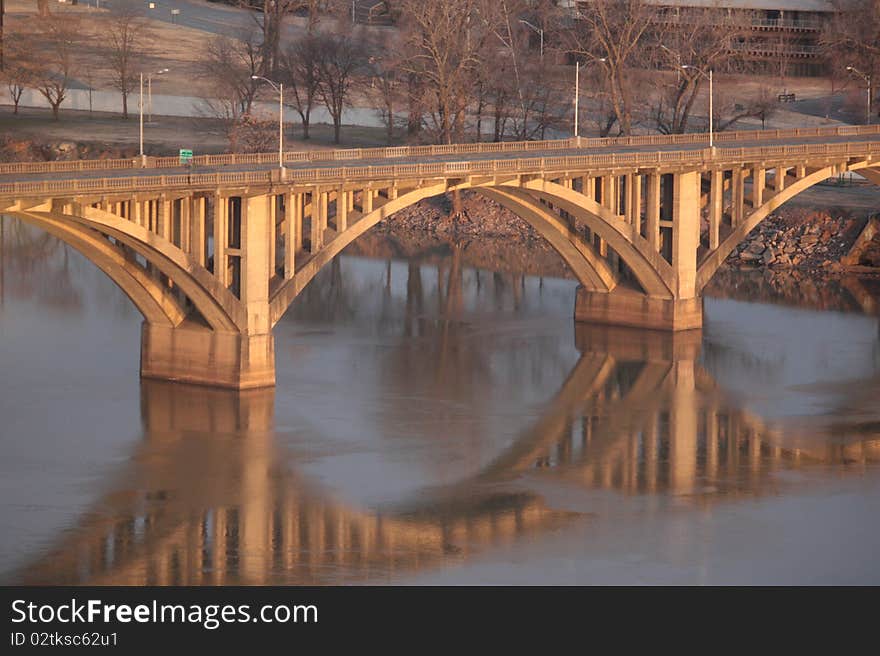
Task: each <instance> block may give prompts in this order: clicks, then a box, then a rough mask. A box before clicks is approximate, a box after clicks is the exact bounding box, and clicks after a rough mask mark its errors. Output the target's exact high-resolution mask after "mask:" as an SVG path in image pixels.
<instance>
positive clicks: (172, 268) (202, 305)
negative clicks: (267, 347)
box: [27, 206, 243, 333]
mask: <svg viewBox="0 0 880 656" xmlns="http://www.w3.org/2000/svg"><path fill="white" fill-rule="evenodd" d="M27 215H28V216H29V217H31V218H32V219H33V220H40V221H42V223H43V225H50V224H51V225H55V226H62V227H67V228H68V229H69V230H70V229H72V228H71V226H75V227H76V228H78V229H79V230H80V231H81V232H82V231H88V230H92V231H94V232H96V233H99V234H105V235H107V236H108V237H113V238H114V239H115V240H116V241H118V242H119V243H121V244H124V245H125V246H127V247H129V248H131V249H132V250H133V251H134V252H136V253H138V254H139V255H141V256H142V257H143V258H144V259H145V260H146V261H147V262H149V263H150V264H152V265H153V266H155V267H156V268H157V269H158V270H159V271H160V272H161V273H163V274H164V275H165V276H167V277H168V278H169V279H170V280H171V281H172V282H173V283H174V285H175V286H177V287H178V288H179V289H180V290H181V291H182V292H183V293H184V294H185V295H186V297H187V298H188V299H189V300H190V301H191V302H192V303H193V305H194V306H195V308H196V310H198V312H199V313H200V315H201V316H202V317H203V318H204V319H205V321H207V323H208V324H209V325H210V327H211V328H212V329H214V330H219V331H222V332H236V333H237V332H239V331H240V328H241V325H242V316H241V315H242V314H243V313H242V312H241V310H240V307H239V305H240V304H239V301H238V299H237V298H235V296H234V295H233V294H232V292H230V291H229V290H228V289H226V288H225V287H223V286H222V285H221V284H220V283H219V282H218V281H217V280H216V279H215V278H214V277H213V276H212V275H211V273H210V272H209V271H208V270H207V269H205V268H204V267H202V266H200V265H199V264H197V263H196V262H194V261H193V260H192V258H190V257H189V256H188V255H187V254H186V253H184V252H183V251H182V250H180V249H179V248H178V247H177V246H175V245H174V244H172V243H171V242H169V241H168V240H166V239H164V238H163V237H161V236H159V235H157V234H155V233H154V232H150V231H149V230H147V229H146V228H144V227H142V226H140V225H138V224H136V223H134V222H132V221H129V220H127V219H124V218H121V217H118V216H116V215H115V214H111V213H110V212H105V211H103V210H99V209H96V208H93V207H84V208H83V209H82V214H81V215H77V214H74V213H63V212H56V211H48V210H47V208H46V207H44V206H40V207H36V208H32V209H31V210H29V211H28V212H27ZM85 255H86V257H88V258H89V259H93V258H92V252H91V251H89V252H88V253H85ZM114 280H115V278H114ZM126 293H128V292H126ZM136 305H137V304H136ZM138 309H139V310H140V309H141V306H138ZM144 316H145V318H147V320H148V321H149V322H150V323H153V322H152V321H151V319H150V317H148V316H147V315H146V314H144ZM150 316H153V315H152V314H151V315H150ZM158 323H159V324H163V323H165V322H162V321H160V322H158ZM179 323H180V321H177V323H174V322H173V321H172V323H171V325H172V326H175V325H178V324H179Z"/></svg>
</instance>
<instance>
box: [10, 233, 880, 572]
mask: <svg viewBox="0 0 880 656" xmlns="http://www.w3.org/2000/svg"><path fill="white" fill-rule="evenodd" d="M734 280H739V279H738V278H736V277H734ZM725 285H727V286H726V287H725ZM725 285H720V286H718V287H717V288H716V289H715V290H714V291H713V292H712V294H713V296H712V297H708V298H706V301H705V326H704V329H703V330H702V331H701V332H698V333H696V334H687V335H677V336H674V337H672V336H669V335H664V334H659V333H651V332H644V331H636V330H623V329H614V328H603V327H598V326H578V327H576V326H575V324H574V322H573V321H572V318H571V317H572V310H573V303H574V294H575V286H576V285H575V283H574V282H573V281H571V280H566V279H560V278H551V277H543V278H542V277H538V276H536V275H523V274H519V273H516V272H513V273H511V272H493V271H491V270H488V269H486V268H484V269H478V268H475V267H473V266H471V265H470V264H469V263H468V261H467V258H465V257H464V256H463V255H462V249H459V248H453V247H448V248H445V249H433V250H431V252H430V253H423V254H421V255H419V256H413V257H408V258H405V257H399V258H391V259H389V258H387V257H385V258H376V257H366V256H363V255H352V254H348V255H343V256H341V257H340V258H338V259H337V261H335V262H334V264H333V265H332V266H331V267H329V268H328V269H326V270H325V271H323V272H322V273H321V274H320V275H319V276H318V277H317V278H316V279H315V281H314V282H313V283H312V284H311V285H310V286H309V287H308V288H307V290H306V291H305V292H304V293H303V295H302V296H301V297H300V298H299V299H297V301H296V302H295V303H294V305H293V307H292V308H291V310H290V311H289V312H288V314H287V315H286V316H285V318H284V319H283V320H282V322H281V323H280V324H279V325H278V326H277V328H276V331H275V335H276V345H275V351H276V357H277V379H278V384H277V387H276V388H275V389H274V390H263V391H255V392H248V393H242V394H236V393H233V392H225V391H217V390H211V389H207V388H197V387H188V386H182V385H175V384H171V383H162V382H154V381H144V382H141V381H140V380H139V378H138V352H139V336H140V330H139V326H140V321H141V319H140V316H139V315H138V313H137V311H136V310H135V309H134V307H133V306H132V305H131V304H130V303H129V302H128V300H127V299H126V298H125V297H124V296H123V295H122V293H121V292H120V291H119V290H117V289H116V288H115V286H114V285H113V284H112V283H111V282H110V281H109V280H108V279H106V278H105V277H104V276H103V275H102V274H101V273H100V272H99V271H98V270H97V269H95V268H94V267H93V266H92V265H91V264H90V263H88V262H87V261H86V260H84V259H83V258H82V257H81V256H79V255H78V254H77V253H76V252H74V251H72V250H70V249H68V248H66V247H65V246H64V245H63V244H60V243H59V242H57V241H56V240H54V239H52V238H51V237H48V236H46V235H43V234H42V233H40V232H38V231H35V230H32V229H30V228H27V227H25V226H22V225H21V224H18V223H17V222H15V221H10V220H6V223H5V225H4V237H3V250H2V279H0V449H2V457H0V582H3V583H28V584H50V583H56V584H62V583H64V584H67V583H70V584H123V585H126V584H144V583H147V584H177V583H180V584H193V585H200V584H349V583H399V584H474V583H524V584H539V583H545V584H571V583H584V584H591V583H624V584H628V583H673V584H677V583H709V584H715V583H874V584H876V583H880V565H878V562H877V556H876V555H877V554H878V553H880V523H878V521H877V519H878V517H880V404H878V399H880V329H878V324H880V322H878V317H877V316H872V314H871V312H874V311H875V309H874V308H876V305H877V296H878V295H877V293H876V289H873V288H872V287H871V283H870V282H866V283H861V282H859V281H855V282H852V281H850V282H849V283H848V285H849V286H845V287H840V286H839V285H838V286H835V285H836V283H833V284H832V283H814V282H811V287H810V289H811V290H812V291H811V294H809V298H806V297H805V298H804V299H803V300H798V298H797V295H796V294H795V295H794V298H793V297H792V294H791V293H790V291H791V290H790V288H789V291H788V293H787V294H786V295H785V297H784V298H783V295H781V294H778V293H776V294H775V295H774V292H773V290H772V289H770V291H767V292H766V293H758V292H756V291H755V289H758V287H755V286H752V287H745V288H742V289H739V291H738V292H737V289H734V288H735V287H738V285H739V283H738V282H734V283H729V284H728V283H725ZM789 287H791V286H789ZM794 287H795V288H797V287H798V285H797V284H795V285H794ZM743 289H746V290H747V291H745V292H744V291H743ZM817 290H818V291H817ZM744 295H745V298H743V296H744ZM725 297H728V298H725ZM829 298H830V299H834V300H835V302H832V303H830V304H829V303H825V304H824V305H825V306H829V305H830V306H831V307H833V309H822V308H821V307H817V306H823V302H821V299H829ZM816 299H819V301H817V300H816ZM872 303H873V305H872ZM859 308H864V309H865V311H863V310H860V309H859Z"/></svg>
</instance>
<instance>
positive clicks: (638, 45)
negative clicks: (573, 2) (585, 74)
mask: <svg viewBox="0 0 880 656" xmlns="http://www.w3.org/2000/svg"><path fill="white" fill-rule="evenodd" d="M655 12H656V8H655V6H654V5H651V4H649V3H648V2H647V1H646V0H591V1H590V2H585V3H578V10H577V15H576V17H575V20H574V25H573V26H572V28H571V29H569V30H566V31H565V32H564V34H566V35H567V40H568V49H569V51H570V52H571V53H572V54H574V56H576V57H579V58H580V59H582V60H584V61H585V62H586V63H587V64H588V65H592V66H599V67H601V68H600V70H601V71H602V72H603V73H604V77H603V80H604V86H605V88H606V90H607V93H608V97H609V100H610V103H611V106H612V108H613V109H614V115H615V118H616V120H617V123H618V126H619V130H620V133H621V134H625V135H626V134H631V133H632V127H633V109H634V85H633V81H632V69H633V67H635V66H637V65H642V64H643V63H644V53H643V47H644V46H645V40H644V39H643V37H644V35H645V33H646V32H647V31H648V30H649V28H650V27H651V25H652V23H653V20H652V19H653V17H654V16H655Z"/></svg>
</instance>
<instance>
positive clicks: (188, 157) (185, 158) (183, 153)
mask: <svg viewBox="0 0 880 656" xmlns="http://www.w3.org/2000/svg"><path fill="white" fill-rule="evenodd" d="M192 158H193V151H191V150H185V149H183V148H181V149H180V163H181V164H189V163H190V162H192Z"/></svg>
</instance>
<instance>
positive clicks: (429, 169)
mask: <svg viewBox="0 0 880 656" xmlns="http://www.w3.org/2000/svg"><path fill="white" fill-rule="evenodd" d="M875 154H880V140H877V141H863V142H846V143H835V144H798V145H792V146H763V147H751V148H748V147H744V146H741V147H738V148H716V149H715V150H714V151H711V150H709V149H688V150H678V151H654V152H644V151H632V152H616V153H595V154H584V155H571V156H559V157H528V158H507V159H487V160H471V161H458V162H425V163H415V164H398V165H394V164H389V165H383V166H354V167H338V168H337V167H334V168H329V167H325V168H317V169H288V170H287V171H286V174H285V177H284V179H281V175H280V172H279V170H278V169H271V170H265V171H236V172H228V173H185V174H172V175H153V176H136V177H112V178H82V179H72V180H71V179H67V180H40V181H30V182H7V183H0V196H4V197H13V198H16V197H17V198H26V197H35V196H36V197H52V196H59V195H71V194H88V193H113V192H118V193H130V192H138V191H157V190H163V189H169V188H185V189H190V190H194V189H216V188H218V187H227V188H228V187H235V186H246V185H261V186H262V185H266V186H278V185H279V184H284V185H290V184H301V185H319V184H345V183H349V182H370V181H373V182H375V181H391V180H405V179H413V178H443V177H445V178H456V177H462V176H467V175H485V174H490V175H493V174H536V173H537V174H546V173H553V172H557V171H559V172H563V171H583V170H589V169H594V170H607V169H613V168H615V167H650V166H655V165H656V166H663V165H668V164H677V165H685V166H694V167H704V166H729V165H731V164H732V163H743V164H748V163H749V162H756V161H762V162H773V161H777V162H779V163H781V164H783V165H785V164H786V163H787V161H789V162H790V161H791V160H792V158H794V159H797V160H798V161H799V162H803V161H805V158H809V157H817V156H819V157H824V156H867V155H875ZM786 160H787V161H786ZM771 165H772V164H771ZM789 166H793V165H792V164H789Z"/></svg>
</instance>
